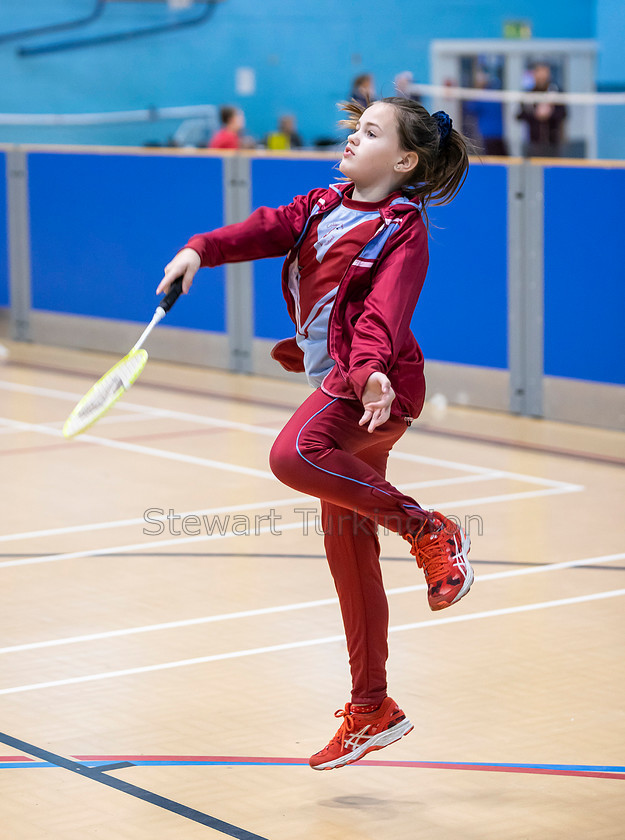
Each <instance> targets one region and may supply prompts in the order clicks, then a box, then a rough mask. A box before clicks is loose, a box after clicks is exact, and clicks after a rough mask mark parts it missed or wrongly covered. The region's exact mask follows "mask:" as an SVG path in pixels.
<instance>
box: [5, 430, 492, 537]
mask: <svg viewBox="0 0 625 840" xmlns="http://www.w3.org/2000/svg"><path fill="white" fill-rule="evenodd" d="M0 431H1V430H0ZM500 477H501V474H500V473H499V472H498V471H497V470H493V471H492V472H491V473H487V474H483V475H475V476H466V475H462V476H456V477H454V478H437V479H434V480H433V481H416V482H414V483H411V484H402V485H399V489H401V490H404V491H406V490H420V489H423V488H425V487H445V486H448V485H454V484H473V483H474V482H480V481H489V480H492V479H495V478H500ZM313 499H314V500H315V501H317V502H318V501H319V500H318V499H316V498H315V497H314V496H294V497H293V498H292V499H273V500H268V501H262V502H250V503H248V504H244V505H236V506H234V507H218V508H216V507H211V508H204V509H202V510H187V511H182V512H180V513H178V512H175V513H176V516H178V517H182V518H184V517H186V516H212V515H214V516H217V515H219V514H222V513H238V512H241V511H246V510H262V509H265V510H271V509H273V508H279V507H284V506H285V505H290V504H293V505H295V504H302V503H303V502H309V501H311V500H313ZM149 509H150V508H148V510H149ZM152 518H153V519H158V520H160V521H163V522H164V521H166V520H167V515H166V514H165V515H163V516H153V517H152ZM142 523H143V524H148V523H146V520H145V518H144V517H143V516H137V517H134V518H132V519H116V520H111V521H109V522H94V523H90V524H86V525H67V526H65V527H64V528H46V529H43V530H40V531H21V532H18V533H15V534H3V535H2V536H0V543H2V542H13V541H18V540H27V539H35V538H37V537H52V536H59V535H62V534H77V533H81V532H85V531H88V532H89V531H103V530H107V529H110V528H125V527H128V526H131V525H141V524H142Z"/></svg>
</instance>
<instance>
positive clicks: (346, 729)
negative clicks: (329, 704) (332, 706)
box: [332, 706, 355, 747]
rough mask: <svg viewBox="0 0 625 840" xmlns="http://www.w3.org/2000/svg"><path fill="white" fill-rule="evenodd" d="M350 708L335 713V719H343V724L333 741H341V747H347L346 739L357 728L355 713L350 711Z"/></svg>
mask: <svg viewBox="0 0 625 840" xmlns="http://www.w3.org/2000/svg"><path fill="white" fill-rule="evenodd" d="M348 708H349V706H348V707H346V708H345V709H337V710H336V712H334V717H335V718H343V722H342V723H341V725H340V727H339V728H338V730H337V732H336V735H335V736H334V738H333V739H332V740H333V741H336V740H338V741H340V742H341V747H343V746H345V738H346V736H347V735H349V734H350V732H353V731H354V726H355V724H354V715H353V712H350V711H348Z"/></svg>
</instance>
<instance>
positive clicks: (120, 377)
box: [63, 350, 148, 437]
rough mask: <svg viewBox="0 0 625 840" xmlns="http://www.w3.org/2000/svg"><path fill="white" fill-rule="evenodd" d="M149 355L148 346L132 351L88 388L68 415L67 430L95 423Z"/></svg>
mask: <svg viewBox="0 0 625 840" xmlns="http://www.w3.org/2000/svg"><path fill="white" fill-rule="evenodd" d="M147 359H148V354H147V353H146V351H145V350H136V351H132V352H131V353H129V354H128V356H126V357H125V358H123V359H122V360H121V361H120V362H118V363H117V364H116V365H115V366H114V367H112V368H111V369H110V370H109V371H108V372H107V373H105V374H104V376H103V377H102V378H101V379H99V380H98V381H97V382H96V383H95V385H93V387H92V388H90V389H89V391H87V393H86V394H85V396H84V397H83V398H82V399H81V400H80V402H79V403H78V405H77V406H76V407H75V408H74V410H73V411H72V413H71V414H70V416H69V417H68V419H67V421H66V423H65V426H64V427H63V433H64V435H65V436H66V437H73V436H74V435H77V434H79V433H80V432H82V431H84V430H85V429H86V428H87V427H88V426H91V424H92V423H94V422H95V421H96V420H97V419H98V418H99V417H101V416H102V415H103V414H104V413H105V412H106V411H108V409H109V408H110V407H111V406H112V405H113V403H115V402H117V400H118V399H119V398H120V397H121V395H122V394H123V393H124V392H125V391H127V390H128V388H130V386H131V385H132V384H133V382H134V381H135V380H136V378H137V377H138V376H139V374H140V373H141V371H142V370H143V368H144V367H145V364H146V362H147Z"/></svg>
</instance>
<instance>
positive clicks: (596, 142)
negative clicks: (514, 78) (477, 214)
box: [409, 74, 625, 160]
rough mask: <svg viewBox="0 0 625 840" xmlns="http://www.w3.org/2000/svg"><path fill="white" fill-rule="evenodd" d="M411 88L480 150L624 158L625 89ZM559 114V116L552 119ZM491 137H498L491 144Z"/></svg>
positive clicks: (422, 85)
mask: <svg viewBox="0 0 625 840" xmlns="http://www.w3.org/2000/svg"><path fill="white" fill-rule="evenodd" d="M478 75H479V74H478ZM409 93H410V94H411V95H412V96H413V97H418V98H420V99H421V101H422V102H423V104H424V105H425V107H426V108H428V109H429V110H430V111H436V110H444V111H447V113H449V115H450V116H451V117H452V119H453V121H454V126H455V127H456V128H459V129H460V130H461V131H462V132H463V133H464V134H466V135H467V136H468V137H469V138H470V139H471V140H473V141H474V142H475V143H476V145H477V148H478V151H480V153H482V154H487V155H488V154H495V155H515V156H518V155H522V156H525V157H563V158H591V159H597V158H599V159H601V158H603V159H619V160H620V159H622V158H623V136H624V135H623V131H624V129H623V127H624V126H625V91H615V92H601V93H597V92H579V93H571V92H561V91H558V90H551V89H549V90H547V91H545V92H538V91H530V90H498V89H489V88H483V87H482V88H475V87H461V86H459V85H457V84H455V83H454V84H451V83H450V84H445V85H426V84H413V85H411V86H410V88H409ZM541 110H542V111H543V115H544V116H545V117H546V118H544V119H543V120H542V123H541V117H540V111H541ZM545 111H546V115H545ZM558 115H560V116H561V121H556V120H555V118H556V117H557V116H558ZM556 122H558V124H557V125H556ZM488 129H491V130H492V131H491V132H490V134H491V135H492V136H488ZM542 135H544V136H542ZM489 140H491V141H492V140H497V141H498V142H497V143H494V144H491V145H492V146H493V148H492V149H491V148H490V147H489Z"/></svg>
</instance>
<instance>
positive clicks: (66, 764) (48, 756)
mask: <svg viewBox="0 0 625 840" xmlns="http://www.w3.org/2000/svg"><path fill="white" fill-rule="evenodd" d="M0 742H1V743H3V744H6V745H7V746H8V747H12V748H13V749H16V750H20V752H25V753H27V754H28V755H33V756H36V757H37V758H41V759H43V760H44V762H46V764H47V765H48V766H56V767H62V768H63V769H64V770H69V771H70V772H72V773H77V774H78V775H79V776H82V777H83V778H87V779H91V780H92V781H94V782H99V783H100V784H102V785H106V786H107V787H111V788H115V789H116V790H119V791H121V792H122V793H126V794H128V795H130V796H134V797H136V798H137V799H142V800H143V801H144V802H149V803H150V804H151V805H157V806H158V807H159V808H163V809H165V810H166V811H171V812H172V813H174V814H178V816H180V817H184V818H185V819H188V820H192V821H193V822H197V823H200V824H201V825H206V826H208V827H209V828H213V829H215V831H219V832H221V833H222V834H226V835H228V837H234V838H236V840H267V838H265V837H261V836H260V835H258V834H253V833H252V832H251V831H246V830H245V829H244V828H238V827H237V826H235V825H231V824H230V823H227V822H223V820H219V819H217V818H216V817H211V816H209V815H208V814H203V813H202V812H201V811H196V810H195V809H194V808H188V807H187V806H186V805H182V804H181V803H180V802H175V801H174V800H172V799H167V798H166V797H164V796H159V795H158V794H156V793H152V791H149V790H146V789H145V788H140V787H137V785H132V784H130V783H129V782H125V781H123V780H122V779H118V778H116V777H115V776H107V774H106V772H104V771H105V770H106V768H107V767H110V765H111V764H112V761H111V759H108V760H106V761H104V762H102V765H103V766H102V767H97V766H96V767H91V766H89V765H87V764H82V763H80V762H78V761H71V760H70V759H68V758H64V757H63V756H61V755H56V754H55V753H52V752H50V751H49V750H44V749H42V748H41V747H37V746H34V745H33V744H29V743H27V742H26V741H21V740H20V739H19V738H13V737H12V736H11V735H7V734H6V733H4V732H0ZM116 763H119V762H116Z"/></svg>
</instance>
